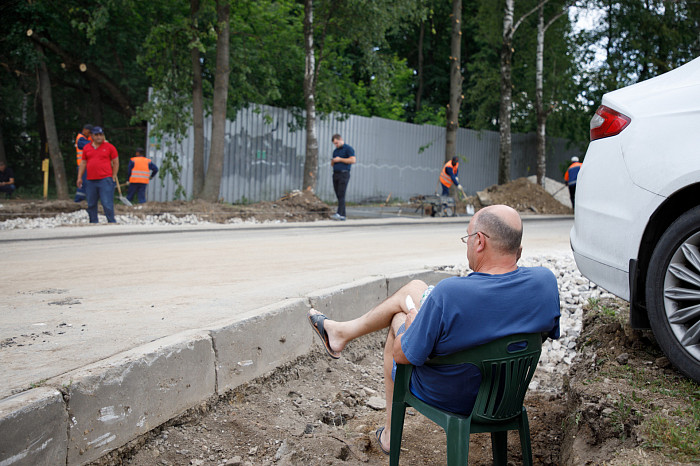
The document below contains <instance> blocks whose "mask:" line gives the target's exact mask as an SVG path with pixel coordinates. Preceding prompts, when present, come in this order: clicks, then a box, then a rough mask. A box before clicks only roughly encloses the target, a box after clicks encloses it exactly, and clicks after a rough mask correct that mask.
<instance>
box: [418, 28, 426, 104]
mask: <svg viewBox="0 0 700 466" xmlns="http://www.w3.org/2000/svg"><path fill="white" fill-rule="evenodd" d="M424 38H425V21H421V22H420V34H419V35H418V70H417V73H418V76H417V77H418V89H417V90H416V113H418V112H420V109H421V99H422V97H423V39H424Z"/></svg>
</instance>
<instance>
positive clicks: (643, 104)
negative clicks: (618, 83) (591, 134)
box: [571, 58, 700, 300]
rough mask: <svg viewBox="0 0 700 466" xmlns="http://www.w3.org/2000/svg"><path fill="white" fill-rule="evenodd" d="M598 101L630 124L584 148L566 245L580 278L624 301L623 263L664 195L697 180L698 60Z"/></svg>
mask: <svg viewBox="0 0 700 466" xmlns="http://www.w3.org/2000/svg"><path fill="white" fill-rule="evenodd" d="M602 104H603V105H606V106H608V107H610V108H612V109H614V110H616V111H618V112H620V113H622V114H624V115H627V116H628V117H630V118H631V122H630V124H629V126H628V127H627V128H625V129H624V130H623V131H622V132H621V133H620V134H619V135H617V136H612V137H607V138H603V139H598V140H596V141H592V142H591V143H590V144H589V146H588V151H587V153H586V157H585V159H584V162H583V165H582V166H581V170H580V172H579V175H578V180H577V183H576V186H577V187H576V216H575V221H574V227H573V229H572V230H571V246H572V249H573V251H574V257H575V259H576V263H577V265H578V267H579V269H580V270H581V272H582V273H583V275H585V276H587V277H588V278H589V279H591V280H592V281H593V282H595V283H597V284H599V285H600V286H602V287H603V288H605V289H607V290H609V291H610V292H612V293H614V294H616V295H618V296H620V297H621V298H623V299H626V300H629V298H630V296H629V294H630V290H629V276H628V275H629V261H630V259H636V258H637V256H638V253H639V247H640V241H641V238H642V235H643V233H644V230H645V228H646V225H647V223H648V221H649V218H650V216H651V215H652V214H653V213H654V211H656V209H657V208H658V207H659V206H660V205H661V203H662V202H663V201H664V200H665V199H666V198H667V197H668V196H670V195H672V194H673V193H674V192H676V191H677V190H679V189H681V188H683V187H685V186H688V185H690V184H694V183H698V182H700V58H698V59H695V60H693V61H692V62H690V63H688V64H686V65H684V66H682V67H680V68H677V69H676V70H673V71H671V72H669V73H666V74H663V75H661V76H658V77H656V78H653V79H649V80H647V81H644V82H641V83H638V84H634V85H632V86H628V87H626V88H623V89H619V90H616V91H613V92H610V93H608V94H606V95H605V96H603V101H602Z"/></svg>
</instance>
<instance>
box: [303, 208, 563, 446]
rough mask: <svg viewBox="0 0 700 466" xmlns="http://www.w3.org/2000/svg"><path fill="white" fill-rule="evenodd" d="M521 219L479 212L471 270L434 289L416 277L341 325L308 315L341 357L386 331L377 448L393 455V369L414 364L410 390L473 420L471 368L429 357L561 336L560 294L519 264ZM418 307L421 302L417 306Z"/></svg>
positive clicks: (475, 376)
mask: <svg viewBox="0 0 700 466" xmlns="http://www.w3.org/2000/svg"><path fill="white" fill-rule="evenodd" d="M522 231H523V230H522V221H521V219H520V216H519V215H518V213H517V212H516V211H515V210H514V209H512V208H510V207H508V206H505V205H495V206H490V207H485V208H483V209H481V210H479V211H478V212H477V213H476V214H475V215H474V217H472V219H471V221H470V222H469V225H468V227H467V235H466V236H464V237H462V238H461V240H462V241H463V242H464V243H466V245H467V260H468V261H469V267H470V269H471V270H473V272H472V273H471V274H469V275H468V276H466V277H451V278H447V279H445V280H442V281H441V282H440V283H438V284H437V285H435V286H434V287H432V286H430V287H429V286H428V285H427V284H426V283H424V282H422V281H420V280H414V281H412V282H410V283H409V284H408V285H406V286H404V287H403V288H401V289H400V290H399V291H397V292H396V293H395V294H394V295H392V296H391V297H389V298H388V299H387V300H386V301H384V302H382V303H381V304H379V305H378V306H377V307H375V308H374V309H372V310H370V311H369V312H368V313H366V314H364V315H363V316H361V317H359V318H357V319H354V320H351V321H347V322H338V321H333V320H329V319H327V318H326V317H325V316H324V315H323V314H320V313H319V312H318V311H316V310H314V309H311V310H310V311H309V314H308V316H307V318H308V320H309V323H310V324H311V326H312V328H313V330H314V331H315V332H316V334H317V335H318V336H319V337H320V338H321V342H322V343H323V345H324V347H325V350H326V352H327V353H328V355H329V356H331V357H333V358H339V357H340V352H341V351H342V350H343V349H344V348H345V346H346V345H347V344H348V343H349V342H350V341H352V340H353V339H355V338H358V337H360V336H362V335H366V334H368V333H371V332H374V331H377V330H381V329H383V328H389V332H388V335H387V340H386V345H385V347H384V384H385V396H386V402H387V404H386V406H387V408H386V410H387V413H386V420H385V424H384V426H382V427H380V428H379V429H377V432H376V437H377V441H378V442H379V446H380V448H381V449H382V451H384V452H385V453H387V454H388V452H389V448H390V445H389V439H390V438H391V434H390V430H391V402H392V396H393V391H394V381H393V379H394V374H395V365H396V364H397V363H398V364H413V365H414V366H416V367H415V369H414V370H413V375H412V376H411V391H412V392H413V394H414V395H416V396H417V397H418V398H420V399H422V400H423V401H425V402H427V403H430V404H432V405H434V406H437V407H439V408H442V409H445V410H447V411H451V412H455V413H460V414H464V415H468V414H469V413H470V412H471V410H472V408H473V406H474V401H475V398H476V394H477V391H478V388H479V383H480V377H479V371H478V370H477V369H476V367H475V366H473V365H471V364H462V365H448V366H426V365H424V363H425V362H426V361H427V360H428V359H429V358H432V357H435V356H442V355H447V354H452V353H454V352H457V351H460V350H463V349H467V348H471V347H474V346H478V345H481V344H483V343H488V342H490V341H493V340H495V339H498V338H500V337H504V336H508V335H513V334H516V333H543V334H546V335H547V336H549V337H550V338H555V339H556V338H559V317H560V312H559V291H558V288H557V280H556V278H555V276H554V274H553V273H552V272H551V271H550V270H549V269H547V268H544V267H518V265H517V261H518V259H519V258H520V254H521V251H522V248H521V245H520V244H521V240H522ZM414 303H419V305H418V308H419V309H417V308H416V306H415V304H414Z"/></svg>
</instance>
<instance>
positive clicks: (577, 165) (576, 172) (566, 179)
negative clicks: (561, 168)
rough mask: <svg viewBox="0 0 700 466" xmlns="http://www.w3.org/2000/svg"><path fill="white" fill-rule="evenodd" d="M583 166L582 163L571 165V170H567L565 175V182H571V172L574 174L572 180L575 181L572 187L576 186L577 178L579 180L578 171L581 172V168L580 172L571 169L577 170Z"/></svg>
mask: <svg viewBox="0 0 700 466" xmlns="http://www.w3.org/2000/svg"><path fill="white" fill-rule="evenodd" d="M581 165H582V164H581V162H574V163H572V164H571V165H569V168H567V169H566V173H564V181H566V182H567V183H568V182H569V172H571V173H572V178H574V179H573V180H572V182H571V184H572V185H573V184H576V178H578V170H580V168H579V169H578V170H573V171H572V170H571V169H572V168H574V169H575V168H577V167H580V166H581ZM574 172H575V173H574Z"/></svg>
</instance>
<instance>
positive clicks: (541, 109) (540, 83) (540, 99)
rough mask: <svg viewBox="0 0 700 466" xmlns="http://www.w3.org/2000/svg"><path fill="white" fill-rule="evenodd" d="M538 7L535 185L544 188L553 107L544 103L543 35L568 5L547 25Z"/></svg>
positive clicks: (540, 8) (542, 8)
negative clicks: (549, 123)
mask: <svg viewBox="0 0 700 466" xmlns="http://www.w3.org/2000/svg"><path fill="white" fill-rule="evenodd" d="M545 3H546V1H543V2H542V3H541V4H540V5H539V13H538V18H537V53H536V55H535V112H536V115H537V184H539V185H540V186H542V187H543V188H544V180H545V177H546V174H547V157H546V155H547V154H546V149H547V118H549V114H550V113H552V109H553V108H554V106H553V105H551V104H550V105H549V108H545V103H544V35H545V33H546V32H547V29H548V28H549V26H551V25H552V23H553V22H554V21H556V20H557V19H559V18H560V17H561V16H563V15H564V13H566V12H567V11H568V8H569V4H566V5H564V7H563V8H562V10H561V11H559V13H557V14H555V15H554V16H553V17H552V18H551V19H550V20H549V21H548V22H547V24H545V23H544V4H545Z"/></svg>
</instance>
